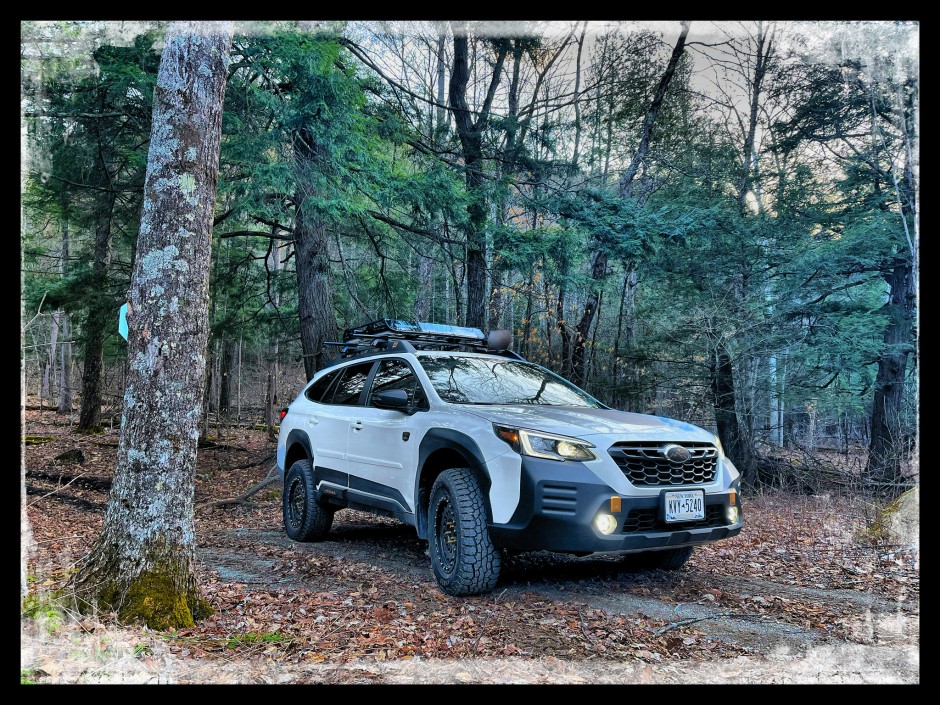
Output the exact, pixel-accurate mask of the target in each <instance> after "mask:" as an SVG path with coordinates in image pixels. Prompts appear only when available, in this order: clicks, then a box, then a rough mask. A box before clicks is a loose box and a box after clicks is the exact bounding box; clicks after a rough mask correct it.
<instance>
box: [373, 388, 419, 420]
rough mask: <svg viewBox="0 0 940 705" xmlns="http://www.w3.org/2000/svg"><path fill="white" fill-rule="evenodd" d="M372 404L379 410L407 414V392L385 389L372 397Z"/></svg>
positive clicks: (408, 408) (408, 409) (408, 407)
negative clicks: (393, 410) (394, 410)
mask: <svg viewBox="0 0 940 705" xmlns="http://www.w3.org/2000/svg"><path fill="white" fill-rule="evenodd" d="M372 403H373V404H375V405H376V406H377V407H379V408H380V409H396V410H398V411H403V412H405V413H406V414H407V413H409V411H410V410H411V409H410V406H409V404H408V392H406V391H405V390H404V389H386V390H382V391H380V392H376V393H375V394H373V395H372Z"/></svg>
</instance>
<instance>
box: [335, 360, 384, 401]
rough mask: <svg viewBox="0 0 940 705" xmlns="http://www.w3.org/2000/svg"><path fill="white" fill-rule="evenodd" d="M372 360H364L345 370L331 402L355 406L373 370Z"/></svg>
mask: <svg viewBox="0 0 940 705" xmlns="http://www.w3.org/2000/svg"><path fill="white" fill-rule="evenodd" d="M372 365H373V363H372V362H363V363H361V364H359V365H350V366H349V367H347V368H345V369H344V370H343V376H342V377H341V378H340V380H339V382H337V383H336V387H334V391H333V400H332V401H331V402H330V403H331V404H342V405H346V406H355V405H357V404H358V403H359V397H360V396H361V395H362V390H363V389H365V388H366V380H367V379H368V378H369V372H371V370H372Z"/></svg>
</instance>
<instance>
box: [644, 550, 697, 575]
mask: <svg viewBox="0 0 940 705" xmlns="http://www.w3.org/2000/svg"><path fill="white" fill-rule="evenodd" d="M692 550H693V547H692V546H684V547H683V548H670V549H668V550H665V551H649V552H648V553H644V554H643V564H644V566H645V567H647V568H662V569H663V570H679V569H680V568H681V567H682V566H684V565H685V562H686V561H687V560H689V557H690V556H691V555H692Z"/></svg>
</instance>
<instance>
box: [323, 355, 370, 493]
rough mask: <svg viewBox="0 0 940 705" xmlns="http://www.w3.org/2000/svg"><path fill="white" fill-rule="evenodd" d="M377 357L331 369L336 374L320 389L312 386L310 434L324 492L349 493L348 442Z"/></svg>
mask: <svg viewBox="0 0 940 705" xmlns="http://www.w3.org/2000/svg"><path fill="white" fill-rule="evenodd" d="M373 365H374V361H371V360H370V361H369V362H362V363H359V364H357V365H348V366H346V367H343V368H340V369H338V370H337V371H336V372H334V373H331V374H330V375H329V376H331V377H332V379H330V380H329V381H328V382H327V381H325V378H324V380H323V381H324V384H323V386H322V387H320V388H319V389H317V387H318V385H319V384H320V383H319V382H318V383H317V384H315V385H313V386H312V387H310V389H309V390H308V398H310V397H311V396H315V397H316V398H317V401H315V402H314V403H312V404H310V406H309V412H308V414H307V435H308V436H309V438H310V443H311V446H312V448H313V473H314V482H315V484H316V486H317V489H319V490H320V491H321V492H323V493H325V494H331V495H334V496H338V497H343V496H345V492H346V488H347V487H348V485H349V476H348V472H349V469H348V463H347V459H346V444H347V439H348V436H349V425H350V422H351V416H352V414H353V413H354V412H355V409H354V408H351V407H355V406H356V405H358V404H359V403H360V401H361V397H362V394H363V392H364V390H365V386H366V381H367V380H368V378H369V373H370V372H371V370H372V367H373Z"/></svg>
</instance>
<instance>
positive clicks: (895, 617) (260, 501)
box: [21, 411, 920, 684]
mask: <svg viewBox="0 0 940 705" xmlns="http://www.w3.org/2000/svg"><path fill="white" fill-rule="evenodd" d="M213 431H214V429H213ZM221 432H222V433H221V435H220V436H219V437H217V438H215V439H214V440H215V443H214V444H213V445H210V446H209V447H206V448H202V449H200V451H199V454H198V461H197V476H196V503H197V509H196V537H197V544H198V546H197V555H198V560H199V567H198V572H199V582H200V585H201V587H202V590H203V594H204V595H205V597H206V598H207V599H208V601H209V602H210V604H211V605H212V607H213V608H214V609H215V612H214V614H213V615H212V616H211V617H209V618H208V619H206V620H204V621H202V622H199V623H198V624H197V625H196V626H195V627H193V628H190V629H183V630H178V631H169V632H158V631H152V630H149V629H146V628H143V627H136V626H119V625H117V624H116V622H115V621H114V617H113V615H99V616H98V617H97V618H93V617H83V616H80V615H72V614H68V613H66V612H63V611H62V610H61V609H59V608H57V607H56V606H55V605H56V603H55V602H54V601H53V600H51V598H52V597H53V596H54V595H55V594H56V593H57V592H61V590H62V589H63V588H64V587H65V584H66V580H67V578H68V576H69V575H70V573H71V571H72V570H73V569H74V566H75V564H76V562H77V561H78V560H79V559H80V558H81V556H82V555H83V553H84V552H85V551H86V550H87V549H88V547H89V546H90V545H91V543H92V542H93V541H94V539H95V537H96V536H97V534H98V532H99V531H100V528H101V524H102V519H103V513H104V507H105V504H106V502H107V488H108V486H109V483H110V478H111V476H112V475H113V468H114V460H115V455H116V451H117V441H118V432H117V430H116V429H113V430H109V431H106V432H105V433H102V434H98V435H92V436H88V435H79V434H75V433H72V429H71V427H70V426H69V423H68V420H67V419H65V418H62V417H58V416H57V415H56V414H55V413H53V412H51V411H42V412H40V411H26V412H24V417H23V434H24V437H25V436H26V435H28V436H30V437H33V438H36V437H38V438H37V440H38V441H39V442H36V443H35V444H27V445H24V446H23V458H22V462H23V465H25V468H26V491H27V495H26V503H27V510H26V513H27V515H28V520H29V521H28V525H26V524H25V523H24V526H23V531H22V537H21V541H22V545H23V548H24V556H26V558H25V559H24V566H23V567H24V572H25V576H26V581H27V584H28V587H29V595H28V597H27V598H26V599H25V600H24V608H23V611H22V615H23V616H22V619H21V626H22V629H21V673H22V678H21V680H22V682H32V683H118V682H119V683H334V684H346V683H533V684H534V683H551V684H554V683H729V684H730V683H734V684H740V683H882V684H910V683H919V681H920V638H919V632H920V630H919V623H920V568H919V555H918V553H916V552H914V551H912V550H910V549H903V548H901V547H898V546H889V545H884V544H881V545H879V544H877V543H873V542H872V541H871V540H869V539H866V538H865V535H864V533H863V531H864V529H865V528H866V527H867V526H868V525H869V524H870V523H871V521H872V519H873V517H874V507H873V506H872V505H871V504H870V502H866V501H864V500H861V499H858V498H847V497H839V496H835V495H815V496H799V495H787V494H780V493H764V494H758V495H751V496H748V495H747V494H745V497H744V518H745V528H744V530H743V531H742V532H741V534H740V535H738V536H736V537H734V538H731V539H728V540H725V541H722V542H719V543H716V544H711V545H707V546H701V547H699V548H697V549H696V551H695V553H694V554H693V556H692V558H691V559H690V560H689V563H688V564H687V565H686V567H685V569H684V570H681V571H678V572H667V571H661V570H653V571H649V570H641V569H638V568H635V567H634V566H633V565H632V564H631V562H630V561H629V560H623V559H612V558H609V557H597V556H593V557H591V556H588V557H584V558H573V557H570V556H563V555H558V554H552V553H547V552H541V553H530V554H521V555H518V556H514V557H512V558H509V559H508V560H507V561H506V562H505V563H504V567H503V573H502V577H501V580H500V584H499V585H498V586H497V588H496V590H495V591H494V592H493V593H491V594H489V595H484V596H480V597H472V598H453V597H449V596H447V595H445V594H444V593H442V592H441V591H440V590H439V589H438V588H437V586H436V583H435V582H434V579H433V577H432V575H431V571H430V563H429V560H428V558H427V553H426V542H423V541H420V540H418V538H417V537H416V535H415V533H414V530H413V529H412V528H411V527H408V526H405V525H403V524H401V523H399V522H397V521H394V520H391V519H384V518H379V517H373V516H371V515H369V514H365V513H361V512H357V511H353V510H344V511H341V512H338V513H337V515H336V519H335V521H334V524H333V530H332V531H331V534H330V536H329V538H328V539H327V540H325V541H322V542H319V543H312V544H298V543H295V542H293V541H290V540H289V539H288V538H287V537H286V535H285V534H284V531H283V525H282V521H281V503H280V488H279V485H278V484H273V485H270V486H268V487H266V488H264V489H262V490H261V491H260V492H258V493H257V494H255V495H254V496H252V497H251V500H250V501H249V502H247V503H239V504H234V505H228V506H211V505H210V503H211V502H213V501H216V500H220V499H225V498H230V497H233V496H236V495H239V494H241V493H242V492H244V491H245V490H247V489H248V488H250V487H252V486H253V485H255V484H256V483H258V482H259V481H261V480H262V479H263V478H264V477H265V476H266V475H267V474H268V472H269V470H270V469H271V467H272V465H273V463H274V457H273V455H274V444H273V443H272V442H270V441H268V439H267V437H266V434H265V433H264V432H262V431H256V430H251V429H245V428H222V429H221ZM43 438H48V439H49V440H47V441H43ZM76 449H77V450H80V451H81V457H73V458H72V459H71V460H69V459H68V458H65V459H60V460H56V459H55V458H56V457H57V456H60V455H61V454H62V453H65V452H66V451H70V450H76ZM74 455H77V454H74ZM200 505H202V506H200Z"/></svg>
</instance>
